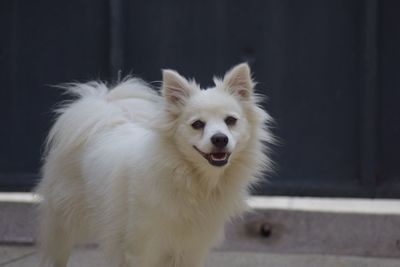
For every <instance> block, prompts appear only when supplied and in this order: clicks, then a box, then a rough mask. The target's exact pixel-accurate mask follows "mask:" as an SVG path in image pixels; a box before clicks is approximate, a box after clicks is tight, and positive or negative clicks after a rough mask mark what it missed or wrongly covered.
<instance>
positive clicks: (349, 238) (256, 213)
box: [0, 193, 400, 267]
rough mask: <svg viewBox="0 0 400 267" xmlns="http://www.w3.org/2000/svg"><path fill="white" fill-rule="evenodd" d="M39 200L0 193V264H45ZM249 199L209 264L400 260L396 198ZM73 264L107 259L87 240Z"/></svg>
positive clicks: (380, 264)
mask: <svg viewBox="0 0 400 267" xmlns="http://www.w3.org/2000/svg"><path fill="white" fill-rule="evenodd" d="M36 202H37V200H35V197H33V196H32V195H30V194H2V193H0V267H2V266H5V267H42V266H40V265H39V263H38V258H37V252H36V249H35V247H33V246H32V244H33V243H34V241H35V235H34V232H35V231H34V229H35V228H36V220H35V212H34V211H35V209H34V204H35V203H36ZM249 205H250V207H252V208H253V209H254V210H253V211H252V212H250V213H249V214H246V215H245V216H243V218H241V219H239V220H237V221H234V222H233V223H232V224H229V225H227V230H226V242H225V243H224V244H223V245H222V246H221V248H219V249H218V250H217V251H213V252H212V253H211V254H210V256H209V258H208V260H207V263H206V267H214V266H218V267H224V266H229V267H239V266H245V267H261V266H263V267H264V266H265V267H399V266H400V236H399V231H398V229H399V226H400V200H359V199H316V198H285V197H268V198H265V197H262V198H260V197H253V198H251V199H250V200H249ZM266 229H267V230H268V231H266ZM78 266H79V267H81V266H85V267H95V266H96V267H105V266H107V264H106V263H105V261H104V259H103V257H102V255H101V253H100V251H99V250H98V249H96V248H94V247H93V246H92V247H88V246H86V247H80V248H79V249H77V250H76V251H75V253H74V254H73V255H72V257H71V259H70V264H69V267H78ZM188 267H190V266H188Z"/></svg>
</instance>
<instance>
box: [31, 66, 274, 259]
mask: <svg viewBox="0 0 400 267" xmlns="http://www.w3.org/2000/svg"><path fill="white" fill-rule="evenodd" d="M214 82H215V87H213V88H209V89H207V90H201V89H200V87H199V86H198V85H197V84H195V83H194V82H193V81H188V80H186V79H185V78H183V77H182V76H180V75H179V74H178V73H177V72H175V71H172V70H164V71H163V84H162V90H161V93H162V95H159V94H158V93H157V92H156V91H155V90H152V89H150V88H149V86H148V85H146V84H145V83H144V82H142V81H141V80H138V79H134V78H131V79H127V80H125V81H124V82H122V83H120V84H119V85H117V86H115V87H114V88H113V89H110V90H109V89H108V88H107V87H106V85H105V84H103V83H96V82H92V83H87V84H74V85H71V86H69V88H68V91H69V92H70V93H72V94H74V95H76V96H78V99H77V100H76V101H73V102H71V103H69V104H66V105H64V106H63V107H62V108H61V109H60V110H59V117H58V119H57V121H56V122H55V124H54V126H53V127H52V129H51V131H50V134H49V137H48V143H47V153H46V156H45V163H44V166H43V179H42V180H41V182H40V184H39V185H38V189H37V191H38V193H39V194H40V195H42V197H43V201H42V202H41V204H40V206H39V212H40V216H39V219H40V231H39V242H40V244H41V252H42V265H41V266H55V267H65V266H66V265H67V261H68V257H69V254H70V252H71V248H72V246H73V245H74V244H75V243H76V242H79V241H81V240H82V238H84V239H86V238H88V237H96V238H97V240H98V242H99V243H100V244H101V246H102V248H103V249H104V252H105V254H106V256H107V259H108V260H109V263H110V266H138V267H139V266H141V267H158V266H159V267H161V266H163V267H165V266H171V267H172V266H182V267H184V266H185V267H200V266H203V261H204V258H205V257H206V255H207V253H208V251H209V249H210V247H212V246H214V245H216V244H217V243H218V242H219V241H221V240H222V237H223V228H224V223H225V222H226V221H227V220H228V219H229V218H231V217H232V216H235V215H238V214H240V212H242V211H243V210H244V209H245V208H246V204H245V198H246V196H247V191H248V187H249V185H251V184H253V183H255V182H256V181H257V177H260V175H261V173H262V172H263V171H264V170H267V169H268V168H270V161H269V159H268V157H267V155H266V153H265V152H266V151H265V143H268V142H270V141H271V140H272V137H271V135H270V133H269V131H268V127H267V122H268V121H270V117H269V115H268V114H267V113H266V112H265V111H263V110H262V109H261V108H260V107H259V106H258V103H257V102H258V99H257V97H256V96H255V94H254V93H253V87H254V83H253V81H252V79H251V74H250V69H249V67H248V65H247V64H240V65H237V66H236V67H234V68H233V69H231V70H230V71H229V72H228V73H227V74H226V75H225V77H224V78H223V79H222V80H219V79H216V78H215V79H214ZM227 116H233V117H235V118H236V119H237V122H236V124H235V125H227V124H226V123H225V121H224V120H225V118H226V117H227ZM195 120H201V121H203V122H204V123H205V126H204V129H193V127H192V126H191V124H192V123H193V122H194V121H195ZM215 133H222V134H224V135H225V136H227V137H228V139H229V142H228V144H227V147H226V151H227V152H229V153H231V156H230V158H229V160H228V163H227V164H226V165H224V166H220V167H218V166H213V165H212V164H210V163H209V161H207V160H206V158H204V157H203V156H202V155H201V154H200V152H199V151H197V150H196V149H195V148H194V147H196V148H197V149H198V150H200V151H202V152H204V153H211V152H212V151H213V149H214V147H213V145H212V143H211V141H210V138H211V136H212V135H214V134H215ZM128 262H130V264H132V265H129V264H128Z"/></svg>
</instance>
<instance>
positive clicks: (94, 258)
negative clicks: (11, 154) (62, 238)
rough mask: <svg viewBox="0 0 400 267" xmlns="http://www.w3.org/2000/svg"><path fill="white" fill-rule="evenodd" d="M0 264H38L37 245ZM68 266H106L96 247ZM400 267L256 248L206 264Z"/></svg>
mask: <svg viewBox="0 0 400 267" xmlns="http://www.w3.org/2000/svg"><path fill="white" fill-rule="evenodd" d="M0 266H2V267H3V266H4V267H39V265H38V260H37V254H36V252H35V249H34V248H33V247H30V246H0ZM68 266H69V267H82V266H85V267H106V266H107V264H106V263H105V262H104V260H103V259H102V256H101V254H100V253H99V251H98V250H97V249H93V248H92V249H90V248H88V249H79V250H77V251H76V252H75V253H74V254H73V256H72V258H71V259H70V264H69V265H68ZM224 266H229V267H399V266H400V259H388V258H366V257H350V256H331V255H330V256H328V255H310V254H278V253H253V252H233V251H229V252H212V253H211V254H210V256H209V258H208V261H207V264H206V267H224Z"/></svg>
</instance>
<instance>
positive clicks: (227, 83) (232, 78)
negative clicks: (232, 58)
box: [223, 63, 254, 100]
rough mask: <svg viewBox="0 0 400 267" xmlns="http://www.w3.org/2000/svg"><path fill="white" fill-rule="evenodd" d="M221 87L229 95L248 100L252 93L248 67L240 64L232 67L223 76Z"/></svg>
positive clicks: (252, 85)
mask: <svg viewBox="0 0 400 267" xmlns="http://www.w3.org/2000/svg"><path fill="white" fill-rule="evenodd" d="M223 85H224V88H225V89H226V90H228V92H229V93H231V94H233V95H236V96H238V97H239V98H241V99H243V100H248V99H250V98H251V96H252V94H253V91H254V82H253V80H252V79H251V72H250V67H249V65H248V64H247V63H242V64H239V65H237V66H235V67H233V68H232V69H231V70H230V71H228V72H227V73H226V74H225V77H224V80H223Z"/></svg>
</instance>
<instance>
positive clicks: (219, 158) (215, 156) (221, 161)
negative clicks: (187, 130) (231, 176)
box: [193, 146, 231, 167]
mask: <svg viewBox="0 0 400 267" xmlns="http://www.w3.org/2000/svg"><path fill="white" fill-rule="evenodd" d="M193 147H194V149H196V150H197V152H199V153H200V155H202V156H203V157H204V158H205V159H206V160H208V162H209V163H210V164H211V165H213V166H217V167H221V166H224V165H226V164H227V163H228V159H229V156H230V155H231V154H230V153H228V152H211V153H204V152H203V151H201V150H200V149H198V148H197V147H195V146H193Z"/></svg>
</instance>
